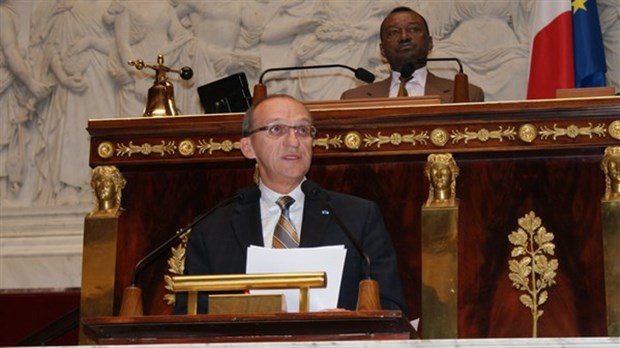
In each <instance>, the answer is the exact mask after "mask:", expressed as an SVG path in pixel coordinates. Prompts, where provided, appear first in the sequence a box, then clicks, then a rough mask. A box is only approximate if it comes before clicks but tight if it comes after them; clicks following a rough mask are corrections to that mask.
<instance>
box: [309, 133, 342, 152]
mask: <svg viewBox="0 0 620 348" xmlns="http://www.w3.org/2000/svg"><path fill="white" fill-rule="evenodd" d="M341 139H342V137H341V136H340V135H337V136H335V137H333V138H330V137H329V134H325V137H324V138H316V139H314V141H313V142H312V146H313V147H314V146H322V147H324V148H325V150H329V148H330V147H334V148H339V147H340V144H342V140H341Z"/></svg>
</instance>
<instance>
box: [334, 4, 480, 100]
mask: <svg viewBox="0 0 620 348" xmlns="http://www.w3.org/2000/svg"><path fill="white" fill-rule="evenodd" d="M379 35H380V37H381V43H380V46H379V47H380V49H381V55H382V56H383V57H385V59H386V60H387V61H388V63H389V64H390V69H391V71H392V73H391V76H390V77H389V78H387V79H385V80H383V81H379V82H375V83H371V84H369V85H364V86H360V87H357V88H353V89H350V90H348V91H345V92H344V93H343V94H342V96H341V97H340V98H341V99H353V98H381V97H396V96H421V95H439V97H440V98H441V102H442V103H451V102H453V95H454V81H453V80H448V79H444V78H441V77H438V76H436V75H434V74H432V73H431V72H429V71H428V69H427V68H426V61H425V60H426V59H427V57H428V54H429V52H430V51H431V49H432V48H433V38H432V37H431V36H430V33H429V31H428V24H427V23H426V19H424V17H422V16H421V15H420V14H419V13H417V12H416V11H414V10H412V9H410V8H408V7H397V8H395V9H393V10H392V11H391V12H390V13H389V14H388V16H387V17H385V19H384V20H383V22H382V23H381V29H380V34H379ZM408 65H409V67H407V66H408ZM406 70H409V71H408V72H407V71H406ZM411 70H413V71H411ZM401 72H404V73H405V75H410V76H411V78H408V79H407V78H403V80H404V81H401V78H400V77H401ZM411 73H413V74H412V75H411ZM469 101H470V102H482V101H484V93H483V92H482V89H480V87H477V86H475V85H472V84H469Z"/></svg>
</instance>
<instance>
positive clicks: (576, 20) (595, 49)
mask: <svg viewBox="0 0 620 348" xmlns="http://www.w3.org/2000/svg"><path fill="white" fill-rule="evenodd" d="M532 33H534V36H533V39H532V46H531V50H530V70H529V75H528V77H529V79H528V85H527V98H528V99H541V98H554V97H555V90H556V89H558V88H575V87H598V86H605V71H606V65H605V50H604V48H603V36H602V33H601V26H600V22H599V19H598V9H597V7H596V0H538V1H536V3H535V5H534V8H533V19H532Z"/></svg>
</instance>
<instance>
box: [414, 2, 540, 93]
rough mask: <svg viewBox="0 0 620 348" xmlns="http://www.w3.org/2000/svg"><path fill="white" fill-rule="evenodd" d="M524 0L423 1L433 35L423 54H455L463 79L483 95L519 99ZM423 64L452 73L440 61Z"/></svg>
mask: <svg viewBox="0 0 620 348" xmlns="http://www.w3.org/2000/svg"><path fill="white" fill-rule="evenodd" d="M530 4H531V1H529V0H528V1H511V0H494V1H486V0H459V1H454V0H451V1H450V2H446V1H441V2H432V3H428V4H426V6H425V11H428V12H426V13H429V16H430V17H429V27H430V28H432V29H431V36H433V39H434V47H433V50H432V51H431V54H430V55H429V57H430V58H434V57H456V58H458V59H460V60H461V62H462V63H463V65H464V67H465V73H466V74H468V76H469V81H470V82H471V83H474V84H477V85H479V86H481V87H482V89H483V90H484V91H485V100H488V101H493V100H509V99H524V98H525V93H526V90H527V88H526V87H527V69H528V54H529V29H528V24H527V21H528V15H529V8H530V7H531V6H530ZM447 6H449V8H446V7H447ZM434 13H436V15H435V16H434V15H433V14H434ZM423 14H424V13H423ZM446 16H447V17H446ZM433 17H437V18H436V19H434V18H433ZM429 68H430V69H431V70H432V71H433V72H436V73H437V75H440V76H442V77H446V78H453V77H454V74H455V72H456V71H455V68H454V67H448V66H447V63H444V62H440V63H429Z"/></svg>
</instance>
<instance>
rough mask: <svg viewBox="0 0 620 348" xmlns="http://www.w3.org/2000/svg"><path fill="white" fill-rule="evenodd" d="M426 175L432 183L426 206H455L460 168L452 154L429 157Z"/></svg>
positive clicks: (425, 169) (425, 170) (431, 155)
mask: <svg viewBox="0 0 620 348" xmlns="http://www.w3.org/2000/svg"><path fill="white" fill-rule="evenodd" d="M424 175H426V178H427V179H428V181H429V183H430V184H429V185H428V198H427V199H426V204H425V205H424V206H426V207H433V206H435V207H436V206H454V205H455V200H456V178H457V177H458V176H459V167H458V166H457V165H456V162H455V161H454V158H452V154H449V153H441V154H440V153H438V154H430V155H428V160H427V162H426V167H425V168H424Z"/></svg>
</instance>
